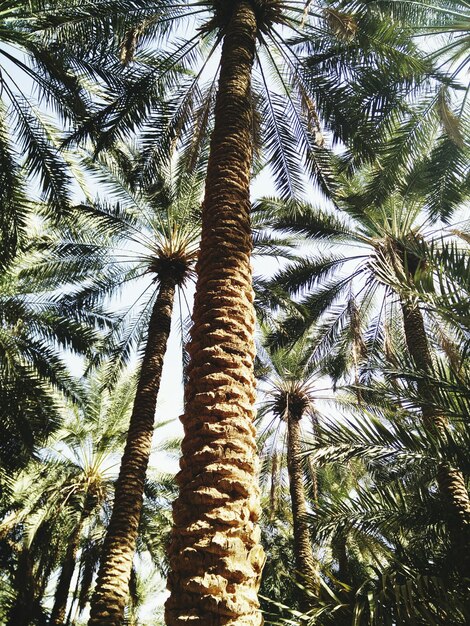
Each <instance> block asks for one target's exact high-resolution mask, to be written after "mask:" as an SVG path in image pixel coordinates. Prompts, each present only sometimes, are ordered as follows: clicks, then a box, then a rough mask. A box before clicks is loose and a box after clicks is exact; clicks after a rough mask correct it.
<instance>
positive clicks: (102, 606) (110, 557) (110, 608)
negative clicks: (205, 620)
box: [88, 277, 175, 626]
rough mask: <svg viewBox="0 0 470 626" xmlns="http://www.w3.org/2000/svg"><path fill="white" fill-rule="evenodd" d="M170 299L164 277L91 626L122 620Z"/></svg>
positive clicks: (169, 282)
mask: <svg viewBox="0 0 470 626" xmlns="http://www.w3.org/2000/svg"><path fill="white" fill-rule="evenodd" d="M174 295H175V281H174V279H173V278H172V277H167V278H162V279H161V281H160V290H159V294H158V296H157V299H156V302H155V304H154V307H153V310H152V314H151V317H150V322H149V328H148V337H147V345H146V348H145V352H144V357H143V359H142V364H141V370H140V378H139V382H138V385H137V391H136V396H135V400H134V406H133V410H132V415H131V420H130V425H129V432H128V435H127V442H126V447H125V450H124V455H123V457H122V461H121V469H120V472H119V478H118V481H117V484H116V492H115V499H114V506H113V512H112V515H111V520H110V523H109V527H108V531H107V534H106V538H105V541H104V546H103V552H102V556H101V563H100V569H99V572H98V578H97V582H96V588H95V592H94V594H93V598H92V602H91V610H90V620H89V622H88V624H89V626H98V625H99V626H105V625H106V626H108V625H109V626H118V625H120V624H121V623H122V621H123V619H124V609H125V606H126V601H127V597H128V593H129V578H130V575H131V569H132V560H133V558H134V552H135V544H136V539H137V531H138V526H139V521H140V513H141V509H142V500H143V493H144V483H145V475H146V471H147V466H148V462H149V456H150V450H151V445H152V436H153V428H154V419H155V408H156V404H157V394H158V390H159V387H160V379H161V374H162V369H163V359H164V356H165V352H166V348H167V343H168V337H169V334H170V327H171V314H172V311H173V303H174Z"/></svg>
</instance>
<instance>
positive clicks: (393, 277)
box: [268, 196, 470, 543]
mask: <svg viewBox="0 0 470 626" xmlns="http://www.w3.org/2000/svg"><path fill="white" fill-rule="evenodd" d="M268 205H269V202H268ZM342 208H343V214H342V215H341V214H340V213H339V214H337V215H335V216H333V215H331V214H328V213H327V212H325V211H322V210H318V209H315V208H313V207H311V206H308V205H306V204H304V205H301V204H294V203H291V204H290V206H288V207H286V206H285V207H284V213H283V214H282V212H283V210H282V209H281V214H282V215H281V216H280V218H279V221H278V222H277V224H276V225H277V226H278V227H280V228H286V229H292V230H299V231H300V232H303V233H304V234H307V233H308V234H309V235H310V236H311V237H312V238H313V239H315V240H317V241H321V240H328V241H329V242H331V243H337V244H339V245H344V244H349V245H350V246H351V253H350V255H349V256H348V255H344V254H343V253H336V252H333V253H331V254H324V255H321V256H318V257H317V258H314V259H310V260H306V261H304V262H301V263H299V264H298V265H297V266H295V267H291V268H289V269H288V270H286V272H285V274H284V275H283V276H282V275H281V276H278V277H275V279H274V280H273V283H274V284H276V286H277V288H279V286H280V285H282V287H284V288H286V289H287V290H288V291H290V292H291V294H299V293H301V292H302V290H303V289H304V288H309V287H310V288H312V291H311V292H310V293H308V294H307V295H306V296H305V297H304V299H303V301H301V303H298V304H297V305H294V308H295V309H296V313H295V314H294V315H293V316H291V317H290V318H287V320H286V322H285V324H284V330H283V333H284V334H285V335H286V333H288V332H291V331H293V330H294V331H295V332H294V336H299V334H302V333H304V332H306V331H307V330H308V329H311V328H312V327H313V326H314V325H316V324H317V321H318V320H319V319H320V318H321V315H322V314H326V318H324V319H325V321H324V322H323V323H322V322H321V321H320V323H319V325H318V327H317V329H316V334H317V339H318V337H319V338H320V339H319V340H318V346H319V347H318V349H317V348H315V350H314V351H317V352H318V351H325V350H330V351H331V352H332V353H333V354H336V356H337V359H339V360H341V359H344V356H343V353H342V352H341V350H338V349H337V348H336V349H335V346H336V347H338V346H339V345H340V344H341V343H343V344H344V343H345V342H347V343H348V345H349V346H350V347H349V349H348V350H349V353H350V354H351V358H352V361H353V362H354V364H355V369H356V372H357V371H358V370H357V366H358V362H359V361H360V360H361V359H363V358H364V357H367V346H366V344H365V343H364V341H363V339H362V337H363V336H364V335H365V336H366V337H367V336H368V337H369V338H370V342H369V349H372V350H374V348H375V349H377V347H378V345H379V340H380V338H382V339H384V340H385V342H387V341H388V342H389V340H390V337H389V335H388V333H387V328H386V324H385V325H384V318H385V316H386V315H387V313H388V312H389V311H390V310H391V308H392V309H393V308H397V307H396V304H395V303H396V299H397V297H398V311H396V310H395V313H397V312H399V313H401V323H402V328H403V331H404V341H405V342H406V347H407V350H408V354H409V356H410V358H411V359H412V361H413V363H414V368H415V371H416V374H417V376H418V380H417V388H418V392H419V395H420V398H421V405H420V409H421V416H422V420H423V424H424V425H425V427H426V428H427V429H428V430H429V431H430V432H435V433H439V436H440V437H442V436H445V432H446V429H447V424H448V416H446V415H444V414H442V413H441V412H440V410H439V409H438V408H436V407H435V406H433V404H432V403H430V402H429V401H428V400H426V398H430V397H432V382H431V381H432V376H431V373H432V370H433V358H432V356H431V354H432V353H431V345H430V337H431V336H432V333H430V332H429V331H427V330H426V326H425V319H424V317H423V311H422V307H421V305H420V301H419V298H417V297H416V285H421V288H424V289H425V290H432V289H433V286H432V283H433V272H432V264H431V263H430V264H429V265H428V264H427V258H428V257H429V258H430V257H431V251H434V250H435V249H436V247H438V246H437V245H436V241H433V237H432V235H433V230H432V229H429V227H428V230H430V231H431V232H430V233H428V235H427V233H426V228H427V224H426V220H425V219H424V218H423V214H422V204H421V202H419V201H416V200H415V201H413V200H412V199H409V200H407V199H403V198H401V197H399V196H395V197H394V196H392V197H390V198H389V200H388V203H387V204H386V205H382V206H380V207H369V208H360V207H358V206H356V205H348V203H347V202H344V203H343V205H342ZM271 209H272V210H273V213H276V210H277V209H278V206H277V205H276V204H275V203H273V204H272V205H271ZM434 228H436V227H435V226H434ZM438 232H439V230H438ZM426 235H427V236H426ZM350 262H352V263H350ZM430 268H431V269H430ZM343 271H344V273H343ZM322 279H323V282H322ZM325 279H327V281H328V282H325ZM341 298H343V303H342V302H341ZM344 299H345V300H346V301H344ZM391 300H395V303H392V302H391ZM387 301H388V303H387ZM377 311H378V315H375V316H374V314H375V313H377ZM371 317H372V321H371ZM389 319H390V317H389ZM431 321H432V320H431ZM296 333H297V334H296ZM436 334H437V337H439V336H440V335H441V336H442V337H443V340H445V339H446V334H445V332H444V334H443V331H442V328H441V330H440V331H438V332H437V333H436ZM286 336H287V335H286ZM351 346H352V348H351ZM389 347H390V345H389V346H385V350H386V351H387V350H388V349H389ZM361 353H362V354H361ZM389 357H390V358H393V357H392V355H391V353H390V351H389ZM331 361H332V363H333V365H335V360H334V359H333V358H331ZM356 382H359V379H357V380H356ZM358 401H359V402H360V397H358ZM437 481H438V484H439V489H440V491H441V494H442V495H443V496H444V497H445V498H447V500H448V502H449V505H450V507H451V510H453V511H454V515H455V524H456V526H457V528H458V531H456V532H455V533H454V539H455V541H457V542H459V543H460V541H463V542H467V541H468V535H467V530H466V529H467V528H468V524H469V522H470V499H469V496H468V492H467V489H466V486H465V482H464V479H463V476H462V474H461V472H460V471H458V469H456V468H453V467H450V466H449V465H448V464H446V463H441V464H440V465H439V467H438V468H437Z"/></svg>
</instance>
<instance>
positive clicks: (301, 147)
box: [76, 0, 431, 196]
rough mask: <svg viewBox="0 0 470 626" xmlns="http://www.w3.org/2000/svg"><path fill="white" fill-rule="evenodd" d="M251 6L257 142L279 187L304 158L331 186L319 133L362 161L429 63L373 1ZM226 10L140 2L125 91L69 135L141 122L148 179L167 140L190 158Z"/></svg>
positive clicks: (211, 86) (212, 81) (298, 188)
mask: <svg viewBox="0 0 470 626" xmlns="http://www.w3.org/2000/svg"><path fill="white" fill-rule="evenodd" d="M253 4H254V10H255V14H256V18H257V20H258V33H257V40H258V46H257V51H256V58H255V73H254V79H253V85H252V99H253V106H254V109H255V110H256V115H255V120H254V125H253V140H254V142H255V144H256V145H257V146H263V148H264V153H263V157H262V158H261V161H259V163H269V165H270V167H271V169H272V171H273V174H274V181H275V184H276V185H277V186H278V189H279V191H280V192H281V193H282V194H284V195H285V196H293V195H299V194H301V193H302V190H303V185H304V174H303V166H306V171H307V173H308V175H311V176H312V177H313V178H314V179H315V180H316V181H317V182H318V183H319V185H320V187H321V188H322V189H323V191H324V192H325V193H331V191H332V188H333V186H334V180H333V178H332V168H333V161H334V158H333V157H332V155H331V153H330V151H329V150H328V149H327V148H326V144H325V139H324V136H325V137H329V136H330V135H331V134H333V135H334V137H335V140H337V141H342V142H346V143H350V144H351V145H352V146H354V153H355V154H356V155H357V156H358V158H359V159H360V158H368V159H371V158H372V157H373V155H374V150H375V148H376V143H377V142H378V141H379V140H380V137H381V136H382V134H383V132H384V130H385V128H386V127H387V124H388V121H387V120H389V118H390V115H391V113H392V111H393V110H394V108H395V107H396V106H402V105H400V103H401V102H402V98H403V97H404V96H407V95H408V92H409V91H410V90H411V89H412V85H414V84H420V83H421V82H422V81H423V80H424V77H425V76H426V75H427V72H431V67H430V65H429V63H427V62H425V61H424V60H423V58H422V55H420V53H419V52H418V50H417V48H416V47H415V46H414V45H413V44H412V43H411V41H410V39H409V38H407V35H406V30H405V29H403V28H401V29H397V28H396V27H395V26H394V23H391V22H390V21H387V22H385V21H384V20H383V19H382V18H381V12H380V11H379V10H376V9H374V8H371V7H370V5H369V4H364V5H362V4H356V8H355V9H352V8H351V7H346V8H344V9H343V7H342V6H338V7H336V6H335V7H333V6H330V5H328V4H325V6H323V7H321V8H318V7H313V5H311V3H305V2H303V1H297V0H292V1H287V2H281V1H278V0H276V1H275V0H269V1H268V0H256V1H255V2H254V3H253ZM232 10H233V3H222V2H217V1H213V2H212V1H211V2H202V3H201V2H197V3H192V2H186V1H184V2H181V3H175V2H172V3H168V2H164V1H159V2H156V3H153V4H152V5H151V6H148V7H147V9H146V12H145V14H144V12H143V11H142V10H140V13H138V12H137V11H136V12H135V13H134V17H135V19H137V20H138V19H140V22H138V21H137V23H136V24H135V26H134V27H133V28H130V29H129V31H128V33H127V36H126V37H125V38H124V40H123V43H122V45H123V59H124V60H125V61H126V62H129V61H130V60H131V59H132V61H133V64H134V65H133V72H134V73H135V78H134V79H133V80H134V82H132V80H131V81H130V83H129V84H130V85H131V89H130V90H129V88H126V87H125V85H124V84H123V85H122V86H123V90H122V93H121V94H120V95H119V94H117V97H116V99H115V101H114V102H111V103H109V104H107V105H106V107H104V108H103V109H102V110H100V111H99V112H98V113H97V114H96V116H95V117H93V118H92V119H91V120H90V121H89V122H88V123H87V124H85V126H84V128H83V129H82V132H81V133H80V132H79V133H78V135H76V137H80V136H84V135H86V134H88V133H91V134H94V129H95V128H96V127H100V128H101V129H103V130H104V132H102V133H101V134H100V136H99V139H98V147H103V146H109V145H110V144H111V143H112V142H114V140H115V139H116V138H117V137H122V136H127V135H128V134H129V132H130V131H132V130H134V129H135V128H140V129H141V132H142V137H143V142H144V148H145V150H144V163H145V166H144V173H143V175H144V178H146V179H147V180H152V179H153V178H155V176H156V175H157V172H158V167H159V163H160V162H161V160H162V159H163V160H165V159H166V158H167V156H168V154H171V153H172V150H171V148H173V147H174V146H175V143H176V144H177V145H178V146H179V147H180V149H181V151H182V153H183V154H184V155H185V156H184V158H183V162H184V163H185V164H186V165H187V166H189V167H191V164H193V163H194V159H195V157H196V155H197V154H198V153H199V151H200V150H201V149H204V147H205V146H207V135H208V131H210V130H211V128H212V126H213V115H214V112H213V103H214V100H215V89H216V80H217V76H218V70H219V65H218V47H219V44H220V43H221V41H222V39H223V36H224V31H225V29H226V27H227V24H228V21H229V18H230V15H231V13H232ZM138 15H140V18H139V17H138ZM188 31H189V32H190V33H192V34H191V35H188V34H187V33H188ZM181 72H183V73H181ZM387 76H388V77H389V79H387ZM379 86H380V87H379ZM162 89H167V90H169V94H170V96H169V99H168V101H167V103H166V104H165V105H162V104H161V103H160V101H159V100H158V98H157V97H156V94H157V93H161V90H162ZM194 128H196V131H194ZM260 154H261V153H259V154H258V156H260ZM299 156H300V157H301V158H300V159H299Z"/></svg>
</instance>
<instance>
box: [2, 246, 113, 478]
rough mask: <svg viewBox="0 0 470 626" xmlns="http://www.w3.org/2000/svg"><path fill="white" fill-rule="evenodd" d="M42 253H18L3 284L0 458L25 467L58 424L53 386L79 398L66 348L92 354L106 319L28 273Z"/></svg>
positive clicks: (4, 277) (3, 462)
mask: <svg viewBox="0 0 470 626" xmlns="http://www.w3.org/2000/svg"><path fill="white" fill-rule="evenodd" d="M40 255H41V253H40V252H38V253H37V254H33V255H31V254H29V255H24V256H23V258H22V259H20V258H18V259H17V262H16V264H15V266H14V267H13V268H10V270H9V271H8V272H4V273H3V274H2V279H1V286H0V303H1V306H0V311H1V313H0V318H1V324H0V363H1V365H0V377H1V380H2V384H1V394H0V396H1V399H0V405H1V407H2V418H3V429H4V430H3V434H2V443H1V445H0V450H1V455H0V459H1V465H2V467H6V468H10V469H12V468H14V467H21V466H22V465H23V464H24V463H25V462H26V461H27V460H28V459H29V456H30V454H31V453H34V452H36V451H37V447H38V445H39V444H41V443H42V442H44V441H45V439H46V438H47V436H48V435H50V434H51V433H52V432H53V430H54V429H55V428H56V427H57V426H58V424H59V423H60V418H59V413H58V405H57V401H56V400H57V398H55V394H54V393H53V389H55V390H57V391H58V392H60V393H62V394H65V395H66V396H68V397H70V398H73V399H75V400H76V401H79V400H80V395H81V394H80V388H79V386H78V385H77V383H76V381H75V380H74V379H73V377H71V375H70V373H69V370H68V367H67V364H66V358H65V355H64V352H63V351H67V350H68V351H69V352H72V353H75V354H79V355H80V354H81V355H88V356H91V355H92V353H93V348H94V346H96V344H97V342H98V341H99V338H100V333H99V328H100V327H101V328H102V327H103V326H105V325H106V324H107V320H106V317H105V316H102V315H99V314H97V312H96V310H95V311H90V309H87V308H85V307H83V308H77V307H74V306H70V303H68V302H67V298H66V296H65V297H64V296H61V295H60V294H59V293H58V292H57V291H56V290H55V286H54V285H53V284H52V283H51V282H50V281H48V280H47V278H46V277H45V276H40V275H36V277H32V276H31V275H30V274H29V273H28V267H31V262H33V263H34V261H35V260H38V259H39V258H40ZM61 351H62V354H61Z"/></svg>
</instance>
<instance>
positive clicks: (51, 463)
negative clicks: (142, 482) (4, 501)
mask: <svg viewBox="0 0 470 626" xmlns="http://www.w3.org/2000/svg"><path fill="white" fill-rule="evenodd" d="M102 383H103V376H101V377H99V376H96V377H95V378H94V379H93V380H92V381H91V382H90V384H89V385H88V389H87V390H86V392H85V394H84V402H83V404H82V406H81V408H77V407H71V408H68V407H62V412H63V413H65V414H66V416H65V419H64V424H63V427H62V428H61V429H60V430H59V431H58V432H57V433H55V434H54V435H53V436H52V437H51V438H49V441H48V442H47V444H48V445H47V447H45V448H43V449H42V450H41V455H40V458H38V459H37V460H32V461H30V463H29V464H28V466H27V467H26V468H25V469H24V470H23V471H22V473H20V474H19V475H18V476H17V478H16V481H15V484H14V488H13V492H12V496H11V498H10V501H9V503H8V510H7V512H6V515H5V516H4V518H3V520H2V523H1V529H2V537H3V538H4V539H6V540H7V539H8V538H10V541H14V542H15V543H17V544H18V550H19V552H18V554H19V556H18V565H17V567H18V574H17V578H18V581H17V585H18V587H17V591H18V593H17V597H16V602H15V603H14V605H13V606H12V608H11V611H10V615H9V622H8V623H10V624H25V625H26V624H30V623H31V622H32V620H36V619H38V614H37V613H36V615H34V611H35V610H36V612H37V611H39V607H40V606H41V603H42V601H43V599H44V595H45V593H46V584H47V582H48V581H49V578H50V577H51V575H52V574H53V572H54V570H57V569H58V579H57V585H56V590H55V595H54V602H53V607H52V612H51V616H50V623H51V624H62V623H63V622H64V619H65V610H66V605H67V602H68V596H69V589H70V583H71V580H72V576H73V572H74V569H75V564H76V563H75V561H76V557H77V553H78V550H79V548H80V545H81V542H82V540H83V536H84V534H91V532H92V528H93V527H94V526H96V524H97V523H98V524H99V518H100V517H101V516H102V515H103V510H105V509H107V508H109V506H110V500H111V496H112V485H113V481H114V477H115V471H114V465H115V462H116V459H117V456H118V451H119V448H120V447H121V448H122V444H123V440H124V437H125V432H126V427H127V422H128V419H129V410H130V405H131V403H132V400H133V396H134V392H135V386H134V384H133V381H130V380H129V378H128V377H126V379H125V380H121V381H119V383H118V385H117V386H116V388H115V390H114V392H113V395H112V396H110V395H109V394H108V393H103V391H102V388H101V387H102ZM85 529H87V530H86V532H85ZM27 555H29V558H30V559H31V564H30V576H31V590H30V593H31V594H32V596H30V597H27V594H26V596H25V593H24V590H25V589H27V586H28V585H27V582H26V581H24V580H21V576H22V575H23V573H22V571H21V564H22V562H23V561H24V559H25V558H26V556H27ZM35 607H36V609H35ZM42 611H43V612H44V609H42Z"/></svg>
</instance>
